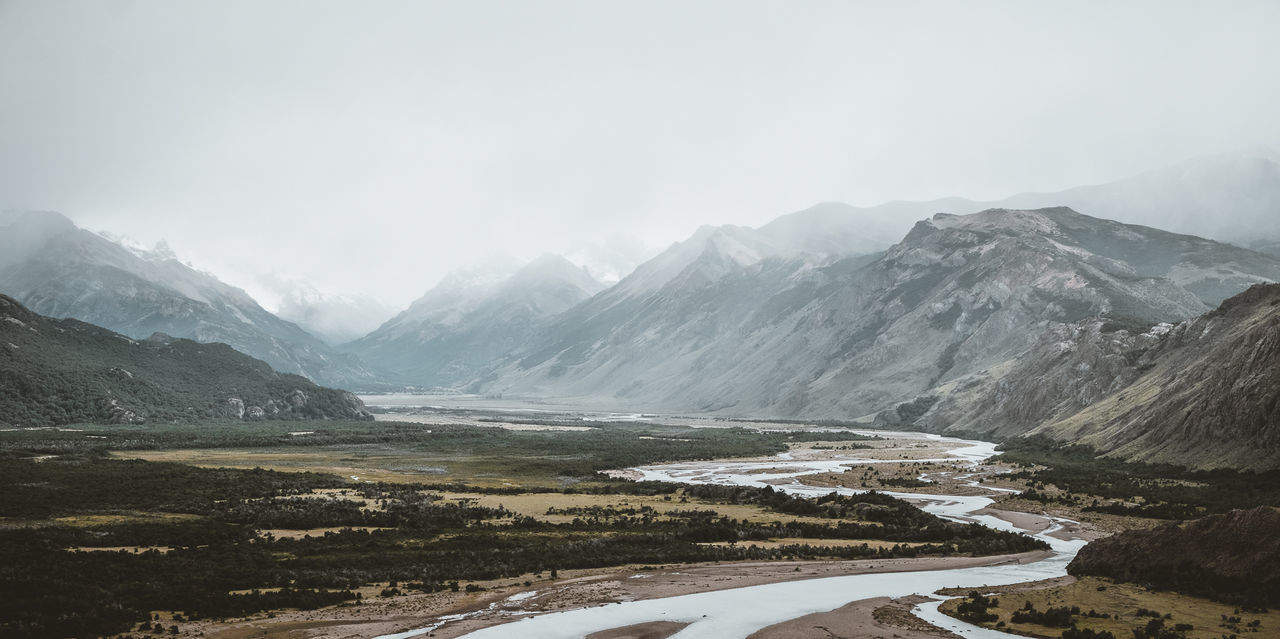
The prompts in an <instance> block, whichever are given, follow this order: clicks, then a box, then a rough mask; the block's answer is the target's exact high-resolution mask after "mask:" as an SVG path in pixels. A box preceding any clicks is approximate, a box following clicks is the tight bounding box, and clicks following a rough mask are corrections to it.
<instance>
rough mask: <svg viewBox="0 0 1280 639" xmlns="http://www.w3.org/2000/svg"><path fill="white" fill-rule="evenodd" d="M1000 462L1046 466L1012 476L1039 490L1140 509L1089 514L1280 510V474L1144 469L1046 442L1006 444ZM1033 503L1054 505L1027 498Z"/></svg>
mask: <svg viewBox="0 0 1280 639" xmlns="http://www.w3.org/2000/svg"><path fill="white" fill-rule="evenodd" d="M1002 447H1003V449H1004V452H1003V453H1002V454H1001V455H1000V457H999V459H1000V460H1002V461H1006V462H1011V463H1015V464H1021V465H1027V466H1030V465H1042V466H1047V467H1048V468H1046V469H1043V470H1036V471H1030V470H1024V471H1021V472H1017V473H1013V474H1012V475H1010V476H1011V477H1013V478H1017V479H1026V480H1029V481H1031V482H1033V483H1036V484H1053V485H1056V486H1057V487H1059V488H1061V489H1063V490H1065V491H1067V492H1069V493H1072V494H1073V495H1096V496H1099V497H1104V498H1109V499H1117V500H1124V501H1128V502H1132V501H1135V500H1138V499H1140V500H1141V501H1142V503H1141V504H1140V505H1138V504H1134V505H1128V504H1126V505H1119V504H1099V505H1096V506H1094V505H1091V506H1086V507H1085V510H1089V511H1096V512H1109V513H1114V514H1121V515H1135V516H1139V517H1154V518H1159V519H1191V518H1195V517H1201V516H1203V515H1206V514H1212V513H1222V512H1226V511H1229V510H1232V509H1237V508H1252V507H1254V506H1258V505H1269V506H1280V471H1266V472H1245V471H1236V470H1230V469H1219V470H1189V469H1187V468H1183V467H1181V466H1174V465H1171V464H1143V463H1135V462H1126V461H1121V460H1118V459H1113V458H1109V457H1099V456H1098V452H1097V451H1096V450H1094V449H1093V448H1090V447H1088V446H1078V445H1077V446H1072V445H1061V444H1058V443H1056V442H1054V441H1052V440H1049V439H1047V438H1045V437H1042V436H1036V437H1031V438H1025V439H1024V438H1015V439H1011V440H1008V441H1006V442H1004V444H1002ZM1024 496H1026V497H1029V498H1032V499H1040V500H1042V501H1043V500H1046V499H1047V500H1052V499H1053V498H1043V497H1038V496H1037V495H1036V494H1034V493H1033V494H1027V493H1024Z"/></svg>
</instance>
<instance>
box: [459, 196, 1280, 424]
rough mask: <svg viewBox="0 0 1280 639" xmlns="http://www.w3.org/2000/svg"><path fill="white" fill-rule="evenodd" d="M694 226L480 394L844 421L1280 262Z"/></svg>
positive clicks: (929, 223)
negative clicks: (824, 240) (851, 242)
mask: <svg viewBox="0 0 1280 639" xmlns="http://www.w3.org/2000/svg"><path fill="white" fill-rule="evenodd" d="M770 239H771V238H766V237H763V236H762V235H761V234H760V233H759V232H758V231H753V230H751V229H741V228H739V227H721V228H706V229H703V230H700V231H699V232H698V233H697V234H695V236H694V237H693V238H691V239H690V240H688V241H687V242H684V243H681V244H677V245H675V246H673V247H672V248H671V249H669V250H668V251H666V252H664V253H663V254H661V255H659V256H658V257H656V258H654V259H653V260H650V261H649V262H647V263H645V264H643V265H641V266H640V267H638V268H637V269H636V270H635V272H633V273H632V274H631V275H630V276H629V277H627V278H625V279H624V280H623V281H621V282H620V283H619V284H618V285H616V286H614V287H612V288H610V289H608V290H607V291H604V292H602V293H600V294H598V295H596V296H594V297H592V298H591V299H590V300H588V301H586V302H584V303H582V304H579V305H578V306H576V307H574V308H571V309H569V310H567V311H566V312H564V313H562V314H561V315H559V316H557V317H555V318H554V319H553V321H551V322H550V323H549V324H548V326H547V327H546V328H545V329H544V330H541V331H539V332H538V333H537V334H536V335H535V336H533V338H532V340H531V342H530V343H529V346H528V347H526V348H525V349H524V350H522V351H520V352H519V353H517V354H516V355H515V357H514V358H512V359H511V360H509V361H508V363H506V364H505V365H503V366H501V367H499V368H498V369H497V370H495V372H494V373H493V374H492V375H490V376H487V377H485V378H483V379H481V380H480V381H479V382H477V383H476V384H474V385H473V386H472V387H471V388H472V390H475V391H478V392H491V393H499V392H500V393H509V394H516V395H536V396H542V397H547V396H554V397H560V398H564V399H572V400H574V401H580V402H595V403H600V404H610V405H615V406H630V407H635V408H649V409H654V410H673V411H706V412H720V413H729V414H738V415H761V414H764V415H778V416H810V417H846V418H847V417H852V416H859V415H865V414H869V413H873V412H876V411H879V410H881V409H884V408H890V407H893V406H894V405H895V404H896V403H898V402H905V401H910V400H913V399H916V398H919V397H922V396H927V395H928V394H929V393H931V392H933V391H934V389H936V388H943V387H946V385H948V384H951V383H957V381H958V380H962V379H964V378H965V377H966V376H969V375H973V374H976V373H978V372H980V371H989V370H993V369H1000V368H1002V367H1009V366H1011V365H1012V362H1014V361H1015V360H1016V359H1017V357H1019V356H1020V355H1022V354H1023V353H1025V352H1026V351H1027V350H1028V349H1030V348H1032V347H1033V346H1034V345H1035V344H1036V343H1037V342H1038V340H1039V339H1040V336H1041V335H1042V334H1043V333H1044V331H1045V330H1046V329H1048V328H1050V327H1052V326H1055V325H1061V324H1066V323H1070V322H1075V321H1079V320H1082V319H1086V318H1095V317H1108V318H1113V319H1115V320H1117V321H1119V320H1124V321H1137V322H1140V323H1141V322H1146V323H1147V324H1148V325H1150V324H1154V323H1156V322H1157V321H1163V320H1169V321H1180V320H1183V319H1186V318H1189V317H1193V316H1196V315H1198V314H1200V313H1203V312H1205V311H1207V310H1208V309H1209V308H1210V305H1213V304H1217V303H1218V302H1220V301H1221V300H1222V298H1223V297H1225V296H1226V295H1229V294H1231V293H1234V292H1237V291H1239V290H1242V289H1244V288H1245V287H1247V286H1248V285H1250V284H1252V283H1255V282H1260V281H1267V280H1274V279H1280V261H1278V260H1275V259H1272V258H1269V257H1267V256H1263V255H1260V254H1257V253H1254V252H1251V251H1247V250H1244V249H1240V248H1237V247H1234V246H1230V245H1226V244H1221V243H1217V242H1212V241H1208V240H1203V239H1200V238H1194V237H1190V236H1183V235H1176V234H1173V233H1167V232H1163V231H1159V230H1156V229H1150V228H1145V227H1139V226H1133V225H1125V224H1120V223H1117V222H1111V221H1108V220H1101V219H1097V218H1092V217H1089V216H1085V215H1081V214H1079V213H1076V212H1074V211H1071V210H1069V209H1065V208H1056V209H1044V210H1038V211H1011V210H990V211H985V212H982V213H978V214H974V215H968V216H955V215H947V214H941V215H936V216H934V217H933V218H931V219H929V220H926V221H923V222H920V223H918V224H917V225H916V226H915V228H914V229H913V230H912V231H911V232H910V233H909V234H907V236H906V237H905V238H904V239H903V240H902V241H901V242H899V243H898V244H896V245H894V246H893V247H891V248H889V249H888V250H887V251H886V252H884V253H883V254H878V255H871V256H855V257H845V258H838V257H832V256H819V257H815V255H814V254H813V253H808V252H796V251H794V250H791V249H785V250H784V249H779V248H778V243H777V242H776V241H769V240H770Z"/></svg>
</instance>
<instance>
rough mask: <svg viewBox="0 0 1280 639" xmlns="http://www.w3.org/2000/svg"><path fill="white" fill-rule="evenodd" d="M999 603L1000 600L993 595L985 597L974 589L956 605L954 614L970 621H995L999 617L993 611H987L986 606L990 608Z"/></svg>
mask: <svg viewBox="0 0 1280 639" xmlns="http://www.w3.org/2000/svg"><path fill="white" fill-rule="evenodd" d="M999 604H1000V600H999V599H996V598H995V597H986V596H983V595H982V594H981V593H979V592H977V591H976V590H975V591H973V592H970V593H969V596H968V597H965V598H964V601H961V602H960V605H959V606H956V616H957V617H959V618H961V619H963V620H965V621H968V622H970V623H979V624H980V623H987V622H991V621H995V620H997V619H999V618H1000V617H999V616H997V615H996V614H995V613H993V612H988V611H987V609H988V608H992V607H994V606H997V605H999Z"/></svg>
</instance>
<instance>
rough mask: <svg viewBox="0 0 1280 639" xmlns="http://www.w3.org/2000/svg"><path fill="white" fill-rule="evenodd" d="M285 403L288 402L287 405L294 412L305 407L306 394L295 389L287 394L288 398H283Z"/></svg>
mask: <svg viewBox="0 0 1280 639" xmlns="http://www.w3.org/2000/svg"><path fill="white" fill-rule="evenodd" d="M285 401H287V402H289V405H290V406H292V407H293V408H294V410H297V409H299V408H302V407H303V406H306V405H307V394H306V393H304V392H302V391H301V390H300V389H295V390H294V391H293V392H292V393H289V396H288V397H287V398H285Z"/></svg>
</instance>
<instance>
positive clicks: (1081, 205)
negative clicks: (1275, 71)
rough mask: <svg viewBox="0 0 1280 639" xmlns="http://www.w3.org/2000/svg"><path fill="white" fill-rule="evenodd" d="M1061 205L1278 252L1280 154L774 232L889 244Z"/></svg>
mask: <svg viewBox="0 0 1280 639" xmlns="http://www.w3.org/2000/svg"><path fill="white" fill-rule="evenodd" d="M1057 206H1062V207H1067V208H1071V209H1073V210H1075V211H1079V212H1080V213H1084V214H1086V215H1090V216H1093V217H1099V218H1105V219H1110V220H1116V221H1119V222H1124V223H1129V224H1140V225H1144V226H1150V227H1154V228H1160V229H1165V230H1168V231H1172V232H1177V233H1184V234H1191V235H1196V236H1199V237H1204V238H1210V239H1214V240H1218V241H1221V242H1231V243H1234V244H1238V245H1240V246H1245V247H1249V248H1255V249H1257V250H1260V251H1262V252H1270V251H1273V250H1275V247H1277V246H1280V224H1278V223H1277V222H1278V221H1280V153H1277V152H1276V151H1274V150H1272V149H1269V148H1266V147H1254V148H1248V149H1242V150H1238V151H1233V152H1230V153H1221V154H1217V155H1209V156H1203V157H1198V158H1193V159H1190V160H1186V161H1184V162H1180V163H1177V164H1174V165H1172V166H1168V167H1165V168H1161V169H1156V170H1152V171H1147V172H1145V173H1141V174H1139V175H1135V176H1132V177H1128V178H1124V179H1120V180H1116V181H1114V182H1108V183H1106V184H1099V185H1091V186H1079V187H1075V188H1070V189H1066V190H1064V191H1057V192H1050V193H1020V194H1017V195H1014V196H1011V197H1008V198H1004V199H1001V200H991V201H976V200H969V199H965V198H960V197H951V198H945V199H939V200H932V201H926V202H911V201H898V202H888V203H885V204H880V205H877V206H872V207H865V208H856V207H851V206H847V205H843V204H825V205H821V206H818V207H814V208H812V209H809V210H806V211H801V212H799V213H793V214H791V215H786V216H783V217H781V218H778V220H776V221H775V222H773V223H771V224H770V225H768V226H774V225H779V224H781V225H786V226H790V227H793V228H797V229H805V228H809V227H813V228H825V229H828V232H829V233H831V234H832V235H831V237H832V238H833V240H835V241H840V240H839V238H841V237H842V233H846V232H849V231H848V230H847V229H857V230H858V231H859V232H860V233H861V234H862V237H870V238H874V239H878V240H886V239H887V240H888V242H886V245H887V244H888V243H892V241H893V240H894V239H895V238H897V237H901V236H902V235H903V234H904V233H906V232H907V230H908V229H909V228H910V227H911V224H912V223H914V221H915V220H917V219H920V218H923V217H929V216H931V215H933V214H935V213H952V214H957V215H967V214H970V213H977V212H979V211H984V210H987V209H993V208H1006V209H1038V208H1048V207H1057ZM765 228H768V227H767V226H766V227H765ZM1267 247H1270V248H1267Z"/></svg>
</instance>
